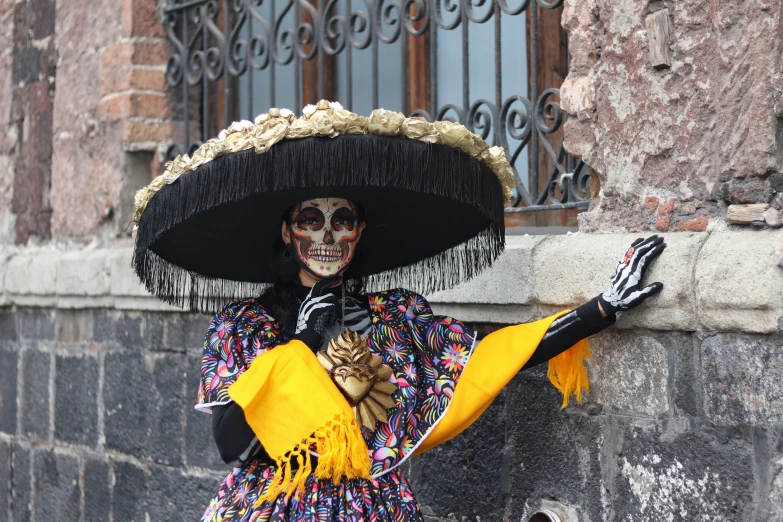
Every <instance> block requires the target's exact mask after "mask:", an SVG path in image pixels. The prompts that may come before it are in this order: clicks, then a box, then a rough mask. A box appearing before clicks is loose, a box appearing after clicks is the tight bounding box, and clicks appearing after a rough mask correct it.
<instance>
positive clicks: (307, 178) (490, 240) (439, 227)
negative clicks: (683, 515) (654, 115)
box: [133, 135, 504, 311]
mask: <svg viewBox="0 0 783 522" xmlns="http://www.w3.org/2000/svg"><path fill="white" fill-rule="evenodd" d="M314 197H342V198H347V199H350V200H352V201H355V202H356V203H358V204H360V205H361V206H362V207H363V209H364V212H365V216H366V222H367V226H366V229H365V230H364V233H363V235H362V238H361V241H360V244H359V247H358V248H357V252H356V257H355V259H354V262H353V263H352V265H351V267H350V269H349V270H350V273H349V274H348V275H351V276H354V277H362V278H364V280H365V285H366V288H368V290H381V289H388V288H394V287H406V288H410V289H412V290H416V291H419V292H423V293H429V292H432V291H437V290H442V289H446V288H450V287H452V286H454V285H455V284H458V283H459V282H461V281H465V280H467V279H470V278H471V277H472V276H473V275H475V274H476V273H478V272H479V271H481V270H482V269H484V268H485V267H487V266H489V265H491V264H492V262H493V261H494V260H495V259H496V258H497V256H498V255H500V253H501V252H502V250H503V248H504V225H503V207H504V193H503V189H502V186H501V183H500V182H499V181H498V177H497V175H496V174H495V173H494V172H493V171H492V170H491V169H490V168H488V167H487V166H486V165H485V164H483V163H482V162H480V161H478V160H477V159H475V158H473V157H471V156H469V155H467V154H464V153H462V152H460V151H459V150H457V149H454V148H451V147H448V146H446V145H439V144H430V143H425V142H422V141H416V140H411V139H405V138H399V137H387V136H377V135H340V136H337V137H334V138H303V139H292V140H285V141H281V142H279V143H277V144H275V145H274V146H273V147H271V148H270V149H269V150H268V151H267V152H265V153H263V154H258V153H256V151H255V150H253V149H249V150H244V151H241V152H235V153H232V154H227V155H225V156H221V157H218V158H216V159H214V160H212V161H210V162H208V163H205V164H203V165H201V166H199V167H198V168H196V169H195V170H192V171H189V172H186V173H184V174H182V175H181V176H179V177H178V178H177V179H176V180H175V181H174V182H173V183H171V184H168V185H165V186H163V187H162V188H161V189H160V190H159V191H158V192H157V193H156V194H155V197H153V198H151V199H150V201H149V203H148V204H147V206H146V209H145V210H144V213H143V215H142V216H141V218H140V220H139V222H138V229H137V232H136V247H135V252H134V259H133V266H134V269H135V271H136V273H137V274H138V276H139V277H140V279H141V280H142V282H143V283H144V284H145V286H146V287H147V289H148V290H149V291H151V292H152V293H153V294H155V295H156V296H158V297H159V298H161V299H162V300H164V301H167V302H169V303H172V304H175V305H178V306H181V307H189V308H191V309H198V310H202V311H213V310H215V309H216V308H217V307H219V306H220V305H221V304H222V303H223V302H225V301H226V300H227V299H231V298H240V297H247V296H251V295H256V294H257V293H259V292H260V291H262V290H263V288H264V286H265V285H266V284H269V283H273V282H274V281H275V279H276V277H277V276H278V270H277V267H278V266H279V265H280V262H279V258H280V256H279V249H280V248H281V247H282V242H281V239H280V236H281V235H280V225H281V218H282V216H283V214H284V212H285V211H286V209H288V208H289V207H291V206H292V205H294V204H296V203H298V202H300V201H302V200H304V199H307V198H314Z"/></svg>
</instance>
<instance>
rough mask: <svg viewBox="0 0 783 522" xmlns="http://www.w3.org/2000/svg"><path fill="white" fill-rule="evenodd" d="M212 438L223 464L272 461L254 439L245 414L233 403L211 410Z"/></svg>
mask: <svg viewBox="0 0 783 522" xmlns="http://www.w3.org/2000/svg"><path fill="white" fill-rule="evenodd" d="M212 436H213V437H214V438H215V443H216V444H217V447H218V452H219V453H220V458H221V459H223V462H225V463H229V462H234V461H237V460H245V459H247V458H248V457H254V458H261V459H262V460H265V461H266V462H267V463H271V462H272V459H271V458H270V457H269V455H268V454H267V453H266V451H264V448H263V446H261V444H260V443H259V442H258V439H256V435H255V433H253V430H252V429H251V428H250V426H249V425H248V424H247V421H246V420H245V412H244V411H242V408H241V407H240V406H239V405H238V404H237V403H235V402H232V403H230V404H226V405H223V406H214V407H213V408H212Z"/></svg>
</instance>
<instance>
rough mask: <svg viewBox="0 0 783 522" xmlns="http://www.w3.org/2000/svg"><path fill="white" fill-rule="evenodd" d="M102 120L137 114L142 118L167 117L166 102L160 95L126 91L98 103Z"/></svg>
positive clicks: (113, 119)
mask: <svg viewBox="0 0 783 522" xmlns="http://www.w3.org/2000/svg"><path fill="white" fill-rule="evenodd" d="M98 110H99V113H100V118H101V120H102V121H115V120H120V119H123V118H129V117H134V116H139V117H142V118H166V117H168V102H167V100H166V98H165V97H164V96H162V95H157V94H149V93H138V92H126V93H121V94H118V95H116V96H111V97H109V98H104V99H103V100H101V102H100V104H99V105H98Z"/></svg>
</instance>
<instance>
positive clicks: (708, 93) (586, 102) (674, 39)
mask: <svg viewBox="0 0 783 522" xmlns="http://www.w3.org/2000/svg"><path fill="white" fill-rule="evenodd" d="M664 8H666V9H668V16H669V21H670V25H671V27H673V33H672V35H671V43H670V50H671V54H672V64H671V68H667V69H661V70H656V69H654V68H653V67H652V66H651V65H650V61H649V58H648V43H647V31H646V25H645V20H646V17H647V16H648V15H650V14H651V13H653V12H656V11H659V10H661V9H664ZM562 23H563V26H564V27H565V28H566V30H567V31H568V34H569V42H570V46H571V47H570V49H571V53H572V55H573V60H572V62H571V69H570V72H569V75H568V78H567V80H566V82H565V83H564V84H563V88H562V94H563V102H564V108H566V110H567V111H568V112H569V113H571V114H572V116H574V117H572V118H571V119H570V120H569V121H568V122H567V123H566V128H565V136H566V148H567V150H569V151H570V152H571V153H573V154H575V155H577V156H580V157H582V158H583V159H585V160H586V161H587V163H588V164H589V165H590V166H591V167H592V168H593V169H594V170H595V171H596V172H597V173H598V174H599V176H600V179H601V194H600V196H599V197H598V198H596V200H595V201H594V202H593V205H592V207H591V209H590V211H589V212H587V213H585V214H582V215H581V216H580V227H581V230H583V231H602V232H606V231H612V230H659V231H667V230H692V231H699V230H705V229H706V228H707V226H708V225H709V223H713V226H720V225H721V223H722V217H723V216H724V215H725V207H726V205H727V204H737V203H773V205H774V206H775V207H777V209H778V210H780V209H781V208H783V60H782V59H781V56H783V4H781V2H779V1H777V0H761V1H755V0H753V1H751V0H747V1H737V2H721V1H718V0H691V1H688V2H669V1H648V0H612V1H605V0H585V1H579V2H576V1H573V2H568V1H567V2H565V11H564V13H563V21H562Z"/></svg>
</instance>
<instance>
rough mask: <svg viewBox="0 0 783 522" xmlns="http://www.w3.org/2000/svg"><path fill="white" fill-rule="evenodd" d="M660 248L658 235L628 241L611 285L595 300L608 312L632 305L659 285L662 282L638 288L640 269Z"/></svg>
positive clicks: (645, 265) (646, 265) (657, 288)
mask: <svg viewBox="0 0 783 522" xmlns="http://www.w3.org/2000/svg"><path fill="white" fill-rule="evenodd" d="M664 248H666V243H664V242H663V238H661V237H658V236H651V237H648V238H647V239H643V238H639V239H637V240H636V241H634V242H633V243H632V244H631V247H630V248H629V249H628V251H627V252H626V253H625V256H624V257H623V259H622V260H621V261H620V262H619V263H617V269H616V270H615V273H614V277H613V278H612V285H611V286H610V287H609V289H608V290H607V291H606V292H604V293H603V294H601V295H599V296H598V302H599V303H600V304H601V308H603V310H604V312H606V314H607V315H608V316H612V315H613V314H614V313H615V312H617V311H625V310H630V309H631V308H635V307H637V306H639V305H640V304H642V302H643V301H644V300H645V299H647V298H648V297H650V296H651V295H655V294H657V293H658V292H660V291H661V290H662V289H663V283H652V284H651V285H649V286H647V287H645V288H641V289H640V286H641V284H642V278H643V277H644V271H645V270H646V269H647V267H648V266H649V264H650V262H651V261H652V260H653V259H655V258H656V257H658V256H659V255H660V253H661V252H663V249H664Z"/></svg>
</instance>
